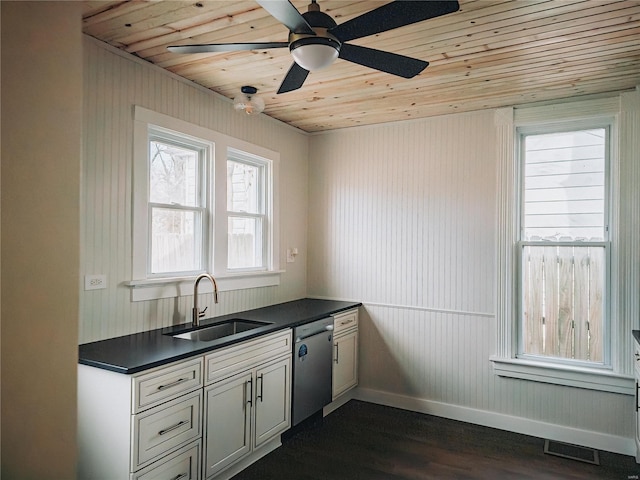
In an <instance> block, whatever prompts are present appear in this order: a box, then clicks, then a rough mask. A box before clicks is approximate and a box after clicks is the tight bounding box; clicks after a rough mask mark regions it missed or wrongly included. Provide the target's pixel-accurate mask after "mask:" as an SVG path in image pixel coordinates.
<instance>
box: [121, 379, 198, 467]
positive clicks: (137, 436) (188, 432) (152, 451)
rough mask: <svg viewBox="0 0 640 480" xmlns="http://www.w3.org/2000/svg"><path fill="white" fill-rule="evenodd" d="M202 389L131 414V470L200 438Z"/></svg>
mask: <svg viewBox="0 0 640 480" xmlns="http://www.w3.org/2000/svg"><path fill="white" fill-rule="evenodd" d="M201 411H202V390H200V391H197V392H193V393H189V394H187V395H185V396H183V397H180V398H178V399H176V400H172V401H170V402H167V403H164V404H162V405H160V406H158V407H155V408H152V409H151V410H147V411H145V412H143V413H139V414H137V415H133V433H132V435H133V441H132V444H133V455H132V458H131V471H135V470H137V469H138V468H140V467H142V466H146V465H145V464H147V463H148V462H151V461H153V460H155V459H157V458H158V457H160V456H162V455H163V454H165V453H166V452H169V451H171V450H172V449H174V448H177V447H180V446H181V445H184V444H187V443H189V442H192V441H194V440H196V439H197V438H198V437H200V434H201V432H202V425H201V419H200V415H201Z"/></svg>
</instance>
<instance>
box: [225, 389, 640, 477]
mask: <svg viewBox="0 0 640 480" xmlns="http://www.w3.org/2000/svg"><path fill="white" fill-rule="evenodd" d="M304 427H305V428H303V429H300V430H298V431H297V432H296V433H295V434H293V435H292V436H290V438H288V439H286V440H285V441H284V442H283V445H282V447H280V448H279V449H277V450H276V451H274V452H272V453H270V454H269V455H267V456H266V457H264V458H263V459H261V460H259V461H258V462H256V463H255V464H253V465H252V466H250V467H249V468H248V469H246V470H244V471H243V472H241V473H240V474H238V475H236V476H235V477H233V480H407V479H411V480H422V479H536V480H537V479H615V480H628V479H636V478H639V477H638V476H639V475H640V466H639V465H637V464H636V463H635V459H634V458H633V457H629V456H624V455H616V454H612V453H608V452H599V453H600V465H592V464H587V463H584V462H579V461H576V460H569V459H565V458H560V457H556V456H552V455H548V454H545V453H544V440H543V439H540V438H534V437H529V436H526V435H520V434H517V433H511V432H505V431H502V430H496V429H492V428H487V427H481V426H477V425H472V424H468V423H463V422H457V421H454V420H446V419H443V418H439V417H434V416H431V415H423V414H419V413H414V412H408V411H405V410H398V409H394V408H390V407H384V406H380V405H374V404H371V403H364V402H358V401H350V402H349V403H347V404H346V405H344V406H343V407H341V408H340V409H339V410H337V411H335V412H334V413H332V414H331V415H329V416H327V417H326V418H324V419H323V420H322V419H317V420H316V421H311V422H308V424H306V425H305V426H304Z"/></svg>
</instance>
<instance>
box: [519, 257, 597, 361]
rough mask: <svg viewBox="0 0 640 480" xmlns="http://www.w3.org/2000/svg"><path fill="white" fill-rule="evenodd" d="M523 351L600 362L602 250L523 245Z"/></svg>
mask: <svg viewBox="0 0 640 480" xmlns="http://www.w3.org/2000/svg"><path fill="white" fill-rule="evenodd" d="M522 276H523V278H522V280H523V282H522V302H523V308H522V312H523V317H522V329H523V331H522V340H523V347H522V348H523V352H524V353H526V354H532V355H544V356H551V357H560V358H569V359H575V360H585V361H591V362H603V351H602V350H603V312H604V293H605V292H604V285H605V249H604V247H581V246H580V247H573V246H548V247H547V246H525V247H523V251H522Z"/></svg>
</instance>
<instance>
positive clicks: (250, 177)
mask: <svg viewBox="0 0 640 480" xmlns="http://www.w3.org/2000/svg"><path fill="white" fill-rule="evenodd" d="M267 172H268V163H267V162H266V161H265V160H264V159H261V158H259V157H255V156H251V155H247V154H246V153H244V152H241V151H239V150H235V149H229V150H228V154H227V239H228V242H227V266H228V268H229V270H236V271H240V270H246V269H251V270H263V269H265V268H266V267H267V265H268V251H267V249H266V247H267V245H268V244H269V241H268V237H267V233H268V229H269V224H268V217H267V185H268V183H267Z"/></svg>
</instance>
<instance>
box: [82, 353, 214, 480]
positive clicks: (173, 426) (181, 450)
mask: <svg viewBox="0 0 640 480" xmlns="http://www.w3.org/2000/svg"><path fill="white" fill-rule="evenodd" d="M202 370H203V361H202V358H201V357H200V358H196V359H190V360H186V361H181V362H176V363H174V364H171V365H167V366H163V367H159V368H154V369H151V370H147V371H145V372H143V373H140V374H134V375H123V374H120V373H115V372H111V371H108V370H102V369H99V368H94V367H89V366H86V365H79V366H78V448H79V461H78V478H91V479H106V480H113V479H115V478H118V479H129V478H131V479H139V478H140V479H144V480H147V479H152V478H157V475H160V473H158V472H162V471H166V470H168V471H170V472H174V471H178V473H176V475H174V477H173V478H184V479H187V478H188V479H192V480H196V479H198V478H200V476H199V468H197V465H196V464H197V463H199V451H200V443H201V437H202V422H201V414H202V403H203V401H202V386H203V381H202ZM185 462H186V463H185ZM178 475H181V477H178ZM185 475H186V476H185ZM160 478H162V477H160ZM169 478H171V477H169Z"/></svg>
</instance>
